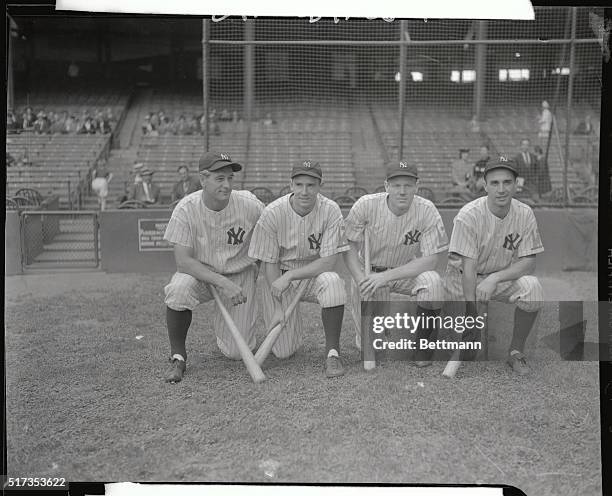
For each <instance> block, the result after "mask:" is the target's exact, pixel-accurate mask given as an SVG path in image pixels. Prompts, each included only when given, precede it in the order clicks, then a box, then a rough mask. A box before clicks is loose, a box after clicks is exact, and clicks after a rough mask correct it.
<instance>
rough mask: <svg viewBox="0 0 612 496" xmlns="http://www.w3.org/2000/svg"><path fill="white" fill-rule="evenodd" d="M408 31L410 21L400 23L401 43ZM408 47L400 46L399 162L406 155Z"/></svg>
mask: <svg viewBox="0 0 612 496" xmlns="http://www.w3.org/2000/svg"><path fill="white" fill-rule="evenodd" d="M407 30H408V21H400V33H399V34H400V36H399V39H400V41H403V40H404V33H405V32H406V31H407ZM407 53H408V47H407V45H405V44H403V43H402V44H401V45H400V53H399V95H398V103H399V136H398V147H397V149H398V157H397V159H398V160H401V159H402V158H403V155H404V119H405V114H406V108H405V102H406V78H407V75H406V55H407Z"/></svg>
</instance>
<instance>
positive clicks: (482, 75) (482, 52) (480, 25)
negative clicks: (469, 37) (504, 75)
mask: <svg viewBox="0 0 612 496" xmlns="http://www.w3.org/2000/svg"><path fill="white" fill-rule="evenodd" d="M476 39H477V40H486V39H487V21H477V27H476ZM475 69H476V84H475V85H474V114H475V115H476V119H477V120H478V122H480V121H482V120H483V118H484V112H483V109H484V98H485V80H486V76H487V45H485V44H484V43H479V44H477V45H476V67H475Z"/></svg>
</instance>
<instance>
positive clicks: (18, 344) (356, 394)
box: [5, 273, 601, 496]
mask: <svg viewBox="0 0 612 496" xmlns="http://www.w3.org/2000/svg"><path fill="white" fill-rule="evenodd" d="M167 279H168V275H167V274H159V275H133V274H130V275H117V274H111V275H108V274H103V273H80V274H48V275H33V276H26V277H11V278H7V280H6V293H7V294H6V311H5V327H6V337H5V344H6V381H7V390H6V395H7V396H6V400H7V437H8V447H7V455H8V474H9V475H10V476H26V475H27V476H34V475H36V476H61V477H66V478H67V479H68V480H73V481H77V480H103V481H128V480H129V481H243V482H257V481H264V482H275V481H295V482H344V483H347V482H394V483H411V482H419V483H435V482H438V483H476V482H480V483H504V484H511V485H515V486H517V487H519V488H520V489H522V490H523V491H525V492H526V493H527V494H529V495H532V494H537V495H555V496H556V495H561V494H562V495H574V494H576V495H578V494H579V495H597V494H601V464H600V422H599V385H598V363H597V362H561V361H560V359H559V358H558V356H556V355H555V353H554V352H552V351H551V350H549V349H547V348H546V347H545V346H543V345H542V344H538V342H537V341H538V339H537V337H536V338H535V339H532V340H531V344H532V346H531V347H530V351H529V353H528V356H529V357H530V365H531V367H532V369H533V370H532V374H531V375H530V376H529V377H525V378H521V377H516V376H514V375H512V374H511V372H510V370H509V369H508V367H507V366H505V365H504V363H503V362H500V361H497V362H496V361H492V362H488V363H485V362H477V363H472V364H469V365H467V366H464V367H463V368H462V369H461V371H460V375H459V376H458V378H457V379H455V380H448V379H445V378H443V377H442V376H441V372H442V369H443V367H444V363H441V362H438V363H434V365H433V366H432V367H429V368H428V369H424V370H417V369H414V368H412V367H410V366H409V365H408V364H407V363H405V362H387V363H384V364H383V365H382V366H381V367H379V368H377V369H376V370H375V371H374V372H372V373H366V372H364V371H363V370H362V368H361V363H360V361H359V353H358V351H357V349H356V348H355V346H354V345H353V331H352V326H351V325H350V319H349V318H348V315H345V324H344V334H343V338H342V346H343V354H344V356H345V357H346V358H347V362H348V371H347V374H346V376H345V377H343V378H340V379H334V380H329V379H326V378H325V377H324V375H323V356H322V354H323V352H322V350H323V344H324V338H323V332H322V328H321V323H320V318H319V310H318V308H317V307H316V306H315V305H312V304H304V305H303V308H304V311H305V312H307V314H308V315H307V317H306V319H307V322H308V324H309V325H308V326H307V328H308V329H309V332H308V333H307V336H306V338H305V343H304V347H303V348H302V349H301V350H300V352H298V353H297V354H296V355H295V356H294V357H292V358H291V359H289V360H286V361H279V360H276V359H274V358H270V359H268V361H267V362H266V365H265V367H264V371H265V373H266V375H267V377H268V380H267V381H265V382H263V383H262V384H260V385H257V386H255V385H253V383H252V382H251V381H250V379H249V377H248V375H247V373H246V370H245V368H244V366H243V364H242V362H233V361H230V360H227V359H225V358H224V357H223V356H222V355H221V354H220V352H219V351H218V350H217V349H216V346H215V339H214V334H213V331H212V329H211V327H210V322H211V319H210V318H209V317H208V313H209V312H211V311H212V310H213V309H214V304H213V303H212V302H211V303H208V304H205V305H201V306H200V307H198V309H197V310H196V311H195V312H194V319H193V322H194V323H193V325H192V328H191V331H190V334H189V337H188V342H187V346H188V351H189V352H190V356H189V367H188V371H187V375H186V376H185V380H184V381H183V382H182V383H180V384H177V385H169V384H165V383H164V382H163V376H164V372H165V370H166V366H167V362H166V360H167V356H168V344H167V335H166V329H165V317H164V316H165V311H164V306H163V289H162V288H163V284H164V283H165V282H166V280H167ZM542 281H543V284H544V286H545V289H546V291H547V296H548V298H549V299H562V298H566V299H572V297H580V299H584V300H596V299H597V298H596V288H595V284H596V283H595V281H596V275H595V274H594V273H571V274H565V275H563V276H559V275H557V276H556V277H554V278H553V277H543V278H542ZM578 295H580V296H578ZM503 320H504V319H503V318H501V317H499V318H498V321H500V322H502V321H503ZM595 326H596V322H595V321H593V320H590V321H589V331H588V333H589V336H590V340H595V339H596V337H595V333H596V327H595ZM258 329H260V333H259V336H260V337H261V336H262V335H263V326H262V325H261V321H260V322H259V325H258ZM557 330H558V323H557V314H556V312H555V310H554V308H552V307H551V306H548V307H547V309H546V310H545V311H544V312H543V313H542V315H541V317H540V321H539V328H538V332H539V336H541V335H544V334H550V333H553V332H555V331H557ZM506 334H507V333H505V332H501V331H500V333H499V337H498V339H496V340H495V343H493V346H494V349H493V350H492V353H494V351H495V349H496V348H497V349H498V350H497V351H498V352H500V350H503V348H504V347H505V346H507V344H506V342H505V339H506Z"/></svg>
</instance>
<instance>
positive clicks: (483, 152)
mask: <svg viewBox="0 0 612 496" xmlns="http://www.w3.org/2000/svg"><path fill="white" fill-rule="evenodd" d="M489 160H491V157H490V152H489V145H482V146H481V147H480V157H479V158H478V160H477V161H476V163H475V164H474V171H473V174H472V181H471V188H470V189H471V191H472V193H473V194H474V195H475V196H482V195H483V194H484V193H486V192H485V189H484V187H485V179H484V171H485V167H486V166H487V164H488V163H489Z"/></svg>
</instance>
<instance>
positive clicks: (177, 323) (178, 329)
mask: <svg viewBox="0 0 612 496" xmlns="http://www.w3.org/2000/svg"><path fill="white" fill-rule="evenodd" d="M166 323H167V324H168V338H169V339H170V356H173V355H175V354H177V353H178V354H179V355H182V356H183V358H184V359H185V360H187V350H186V349H185V340H186V339H187V331H188V330H189V326H190V325H191V310H182V311H180V312H179V311H178V310H172V309H171V308H170V307H166Z"/></svg>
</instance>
